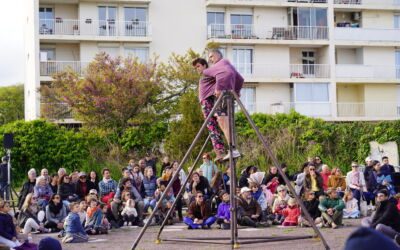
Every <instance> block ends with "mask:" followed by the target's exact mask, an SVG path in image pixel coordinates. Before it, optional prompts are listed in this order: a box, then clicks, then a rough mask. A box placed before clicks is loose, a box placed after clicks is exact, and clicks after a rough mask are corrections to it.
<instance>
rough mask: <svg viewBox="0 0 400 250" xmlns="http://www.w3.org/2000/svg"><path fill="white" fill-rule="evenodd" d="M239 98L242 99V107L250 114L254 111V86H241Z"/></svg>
mask: <svg viewBox="0 0 400 250" xmlns="http://www.w3.org/2000/svg"><path fill="white" fill-rule="evenodd" d="M240 100H241V101H242V103H243V105H244V107H245V108H246V109H247V112H249V113H250V114H251V113H254V112H256V88H254V87H245V88H242V90H241V92H240Z"/></svg>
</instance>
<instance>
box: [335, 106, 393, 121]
mask: <svg viewBox="0 0 400 250" xmlns="http://www.w3.org/2000/svg"><path fill="white" fill-rule="evenodd" d="M337 112H338V116H339V117H371V118H373V117H400V104H399V103H395V102H355V103H337Z"/></svg>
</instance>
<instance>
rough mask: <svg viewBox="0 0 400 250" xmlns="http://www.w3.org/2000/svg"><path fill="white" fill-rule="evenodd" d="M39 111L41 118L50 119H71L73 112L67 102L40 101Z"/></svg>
mask: <svg viewBox="0 0 400 250" xmlns="http://www.w3.org/2000/svg"><path fill="white" fill-rule="evenodd" d="M40 113H41V116H42V117H43V118H46V119H48V120H52V121H59V120H72V119H73V112H72V110H71V107H70V106H69V105H68V104H67V103H51V102H42V103H40Z"/></svg>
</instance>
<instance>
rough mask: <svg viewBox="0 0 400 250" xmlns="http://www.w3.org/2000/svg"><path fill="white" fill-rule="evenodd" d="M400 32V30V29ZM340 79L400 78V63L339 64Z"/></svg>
mask: <svg viewBox="0 0 400 250" xmlns="http://www.w3.org/2000/svg"><path fill="white" fill-rule="evenodd" d="M399 32H400V31H399ZM336 78H338V79H341V78H342V79H365V80H367V79H377V80H379V79H388V80H390V79H400V65H399V66H391V65H357V64H337V65H336Z"/></svg>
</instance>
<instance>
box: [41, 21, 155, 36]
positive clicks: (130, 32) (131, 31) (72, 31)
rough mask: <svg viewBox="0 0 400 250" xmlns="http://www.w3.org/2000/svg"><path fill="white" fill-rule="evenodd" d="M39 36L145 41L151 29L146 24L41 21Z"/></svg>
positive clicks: (131, 22) (133, 22) (134, 22)
mask: <svg viewBox="0 0 400 250" xmlns="http://www.w3.org/2000/svg"><path fill="white" fill-rule="evenodd" d="M39 34H40V35H41V38H42V39H43V38H46V39H52V38H53V39H56V38H61V39H63V38H64V39H70V38H76V39H78V40H102V39H103V40H104V39H110V38H112V39H116V38H118V37H125V38H130V39H142V40H144V41H145V40H146V39H149V37H150V36H151V29H150V25H149V23H147V22H136V21H129V22H126V21H114V20H108V21H105V20H92V19H86V20H65V19H41V20H40V21H39Z"/></svg>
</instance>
